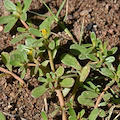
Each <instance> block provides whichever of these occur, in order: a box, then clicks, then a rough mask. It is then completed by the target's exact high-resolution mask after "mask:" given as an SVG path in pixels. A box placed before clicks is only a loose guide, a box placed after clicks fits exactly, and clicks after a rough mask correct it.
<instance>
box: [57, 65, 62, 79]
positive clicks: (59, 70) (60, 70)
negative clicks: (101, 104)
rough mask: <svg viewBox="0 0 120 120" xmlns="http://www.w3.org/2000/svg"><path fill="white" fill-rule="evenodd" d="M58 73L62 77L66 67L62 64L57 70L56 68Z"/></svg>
mask: <svg viewBox="0 0 120 120" xmlns="http://www.w3.org/2000/svg"><path fill="white" fill-rule="evenodd" d="M56 74H57V76H58V77H61V76H62V75H63V74H64V68H63V67H62V66H60V67H59V68H58V69H57V70H56Z"/></svg>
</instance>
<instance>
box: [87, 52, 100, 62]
mask: <svg viewBox="0 0 120 120" xmlns="http://www.w3.org/2000/svg"><path fill="white" fill-rule="evenodd" d="M87 58H89V59H90V60H92V61H96V62H97V61H99V59H98V58H97V57H96V56H95V55H94V54H88V55H87Z"/></svg>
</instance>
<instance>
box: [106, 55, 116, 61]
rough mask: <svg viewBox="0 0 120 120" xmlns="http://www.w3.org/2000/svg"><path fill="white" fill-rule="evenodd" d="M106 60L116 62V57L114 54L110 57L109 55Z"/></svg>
mask: <svg viewBox="0 0 120 120" xmlns="http://www.w3.org/2000/svg"><path fill="white" fill-rule="evenodd" d="M105 61H106V62H114V61H115V57H114V56H110V57H107V58H106V59H105Z"/></svg>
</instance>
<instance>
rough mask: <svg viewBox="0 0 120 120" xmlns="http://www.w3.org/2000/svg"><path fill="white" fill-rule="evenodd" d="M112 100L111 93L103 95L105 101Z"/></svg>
mask: <svg viewBox="0 0 120 120" xmlns="http://www.w3.org/2000/svg"><path fill="white" fill-rule="evenodd" d="M110 98H111V94H110V93H106V94H104V95H103V99H104V101H108V100H109V99H110Z"/></svg>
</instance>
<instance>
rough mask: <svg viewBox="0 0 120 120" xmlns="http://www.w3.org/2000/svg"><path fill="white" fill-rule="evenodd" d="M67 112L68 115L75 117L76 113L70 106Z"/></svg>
mask: <svg viewBox="0 0 120 120" xmlns="http://www.w3.org/2000/svg"><path fill="white" fill-rule="evenodd" d="M68 114H69V115H70V116H73V117H76V113H75V111H74V109H73V108H71V107H69V108H68Z"/></svg>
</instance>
